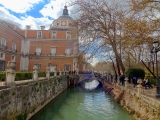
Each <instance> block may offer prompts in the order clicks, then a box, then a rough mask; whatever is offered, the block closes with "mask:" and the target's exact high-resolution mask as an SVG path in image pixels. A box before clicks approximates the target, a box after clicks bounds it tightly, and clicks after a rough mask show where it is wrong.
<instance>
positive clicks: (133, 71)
mask: <svg viewBox="0 0 160 120" xmlns="http://www.w3.org/2000/svg"><path fill="white" fill-rule="evenodd" d="M125 75H126V76H128V78H129V80H131V79H132V78H133V76H136V77H137V78H141V79H144V77H145V71H144V70H143V69H141V68H129V69H127V70H126V71H125Z"/></svg>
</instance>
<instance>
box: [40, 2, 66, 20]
mask: <svg viewBox="0 0 160 120" xmlns="http://www.w3.org/2000/svg"><path fill="white" fill-rule="evenodd" d="M64 5H65V1H64V0H52V1H50V3H48V4H46V5H45V6H44V8H43V9H41V10H40V13H41V14H42V15H43V16H44V17H51V18H58V17H59V16H61V15H62V13H63V8H64ZM68 9H69V8H68Z"/></svg>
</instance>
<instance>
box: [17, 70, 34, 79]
mask: <svg viewBox="0 0 160 120" xmlns="http://www.w3.org/2000/svg"><path fill="white" fill-rule="evenodd" d="M28 79H32V73H31V72H17V73H16V76H15V80H16V81H18V80H28Z"/></svg>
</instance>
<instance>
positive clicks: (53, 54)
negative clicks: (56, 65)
mask: <svg viewBox="0 0 160 120" xmlns="http://www.w3.org/2000/svg"><path fill="white" fill-rule="evenodd" d="M55 55H56V47H51V56H55Z"/></svg>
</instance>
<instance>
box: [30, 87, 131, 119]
mask: <svg viewBox="0 0 160 120" xmlns="http://www.w3.org/2000/svg"><path fill="white" fill-rule="evenodd" d="M31 120H134V119H133V118H132V117H131V116H130V115H129V114H128V113H127V112H126V111H125V110H124V109H123V108H122V107H120V105H119V104H118V103H117V102H116V101H114V99H113V98H112V97H111V96H109V95H107V94H106V93H105V92H104V91H103V90H102V89H99V90H97V91H94V92H86V91H84V90H82V89H81V88H79V87H76V88H69V89H67V90H66V91H64V92H63V93H61V94H60V95H59V96H58V97H57V98H56V99H55V100H53V101H52V102H50V103H49V104H48V105H47V106H46V107H44V108H43V109H42V110H41V111H40V112H38V113H37V114H36V115H35V116H34V117H33V118H32V119H31Z"/></svg>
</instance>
